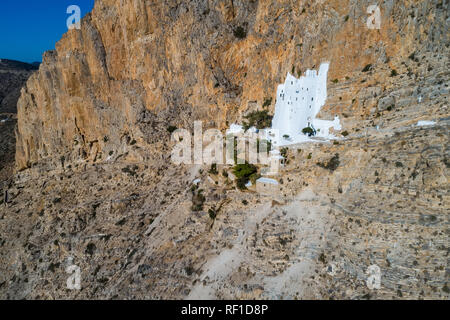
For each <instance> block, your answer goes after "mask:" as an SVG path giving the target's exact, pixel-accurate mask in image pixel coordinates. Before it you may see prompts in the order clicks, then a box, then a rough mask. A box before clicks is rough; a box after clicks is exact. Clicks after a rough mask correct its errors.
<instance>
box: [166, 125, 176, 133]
mask: <svg viewBox="0 0 450 320" xmlns="http://www.w3.org/2000/svg"><path fill="white" fill-rule="evenodd" d="M177 129H178V128H177V127H175V126H169V127H168V128H167V131H169V133H173V132H174V131H175V130H177Z"/></svg>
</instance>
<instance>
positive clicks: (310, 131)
mask: <svg viewBox="0 0 450 320" xmlns="http://www.w3.org/2000/svg"><path fill="white" fill-rule="evenodd" d="M302 132H303V134H305V135H306V134H307V135H308V136H310V137H311V136H313V135H314V130H313V128H310V127H306V128H303V129H302Z"/></svg>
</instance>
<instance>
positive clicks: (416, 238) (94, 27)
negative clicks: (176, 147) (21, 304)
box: [0, 0, 450, 299]
mask: <svg viewBox="0 0 450 320" xmlns="http://www.w3.org/2000/svg"><path fill="white" fill-rule="evenodd" d="M371 4H372V3H371V2H370V1H356V0H344V1H332V0H331V1H293V0H289V1H287V0H286V1H269V0H267V1H256V0H255V1H236V0H209V1H208V0H196V1H189V2H187V1H175V0H173V1H151V2H150V1H144V0H142V1H140V0H136V1H119V0H100V1H96V4H95V7H94V10H93V11H92V13H90V14H88V15H87V16H86V17H85V18H84V19H83V21H82V24H81V30H71V31H69V32H68V33H66V34H65V35H64V37H63V39H61V40H60V41H59V42H58V43H57V45H56V51H53V52H47V53H46V54H45V56H44V61H43V63H42V65H41V66H40V69H39V72H38V73H36V74H34V75H33V76H32V77H31V78H30V80H29V81H28V82H27V85H26V87H25V88H24V90H23V92H22V96H21V98H20V101H19V104H18V116H19V119H18V129H17V135H16V136H17V151H16V166H17V169H18V173H17V175H16V176H15V178H14V184H13V185H11V186H7V187H4V188H5V190H6V189H7V190H8V194H9V199H8V201H7V203H6V206H2V209H0V217H1V220H0V229H1V231H2V233H1V234H2V236H1V237H2V238H1V239H0V246H1V252H0V263H1V267H2V272H1V273H0V274H1V275H0V277H1V278H0V293H1V294H2V296H3V297H6V298H63V297H73V298H92V297H107V298H205V297H211V298H345V299H348V298H441V299H443V298H446V299H448V296H449V289H448V243H449V241H448V240H449V239H448V236H449V234H448V208H449V196H448V192H447V191H446V190H448V189H449V183H448V181H449V180H448V167H449V149H448V146H449V143H448V142H449V141H448V140H449V139H448V138H449V136H448V126H449V111H448V100H449V91H448V85H449V82H450V81H449V71H448V70H449V55H448V52H449V44H450V43H449V39H448V36H449V34H448V23H449V22H448V21H449V7H448V2H447V1H443V0H440V1H439V0H436V1H409V0H399V1H393V0H392V1H384V2H382V3H380V8H381V27H380V29H369V28H368V27H367V24H366V22H367V19H368V14H367V8H368V7H369V5H371ZM323 61H328V62H329V63H330V70H329V74H328V81H329V83H328V99H327V102H326V104H325V106H324V107H323V108H322V111H321V113H320V114H319V116H320V117H322V118H324V119H333V117H334V116H335V115H338V116H339V117H340V118H341V121H342V125H343V133H345V134H344V136H345V138H344V137H343V138H342V140H341V141H339V142H336V143H334V144H305V145H299V146H296V147H295V148H291V149H290V150H289V151H288V163H287V165H286V167H285V168H284V169H283V171H282V172H281V173H280V177H279V179H280V182H281V183H282V185H281V186H282V187H281V193H280V195H277V196H274V197H268V196H264V195H261V194H257V193H254V192H241V191H239V190H237V189H235V188H234V187H233V185H230V184H229V180H228V179H227V178H226V177H224V176H222V175H221V174H219V175H215V174H210V173H207V170H208V168H207V167H206V166H203V167H202V166H175V165H173V164H171V163H170V160H169V158H170V149H171V146H172V144H171V142H170V133H169V131H168V130H167V129H168V127H169V126H176V127H179V128H181V127H183V128H187V129H191V128H192V126H193V121H194V120H198V119H200V120H203V121H204V126H205V127H217V128H219V129H224V128H226V127H227V126H228V125H229V124H231V123H232V122H235V121H238V122H240V121H241V120H242V117H243V116H244V115H245V114H246V113H247V112H249V111H252V110H256V109H261V108H262V105H263V103H264V102H265V101H267V100H268V98H272V105H271V106H269V110H271V111H273V102H274V101H275V99H276V97H275V92H276V86H277V84H279V83H282V82H283V81H284V79H285V77H286V74H287V72H292V73H294V74H296V75H297V74H301V73H302V72H304V71H305V70H306V69H307V68H317V67H318V66H319V64H320V63H321V62H323ZM419 120H432V121H434V122H433V125H430V126H425V127H421V126H417V122H418V121H419ZM335 154H338V155H339V164H338V166H337V168H333V170H330V169H327V168H329V167H327V166H326V165H323V164H324V163H326V162H327V161H330V158H331V157H333V155H335ZM222 169H225V170H228V169H229V168H228V167H224V168H220V170H219V172H221V170H222ZM195 178H200V179H201V181H202V182H201V183H200V184H201V186H200V188H201V189H203V190H204V193H205V195H204V197H205V199H204V200H205V203H204V207H203V208H204V209H203V210H200V211H199V212H192V199H193V197H192V192H194V193H195V190H193V189H192V190H191V188H192V184H191V183H192V181H193V180H194V179H195ZM5 190H2V191H5ZM194 197H195V195H194ZM218 208H220V209H218ZM208 209H211V210H213V212H214V219H213V218H211V215H208ZM69 257H71V258H72V259H73V262H74V263H76V264H78V265H79V266H80V267H81V270H82V281H83V284H82V289H81V290H80V291H77V290H67V288H66V283H65V281H66V279H67V276H68V275H67V273H66V272H65V267H66V264H67V261H68V258H69ZM374 264H376V265H378V266H379V267H380V269H381V274H382V278H381V288H380V289H378V290H370V289H368V287H367V286H366V279H367V274H366V272H367V269H368V267H369V266H370V265H374Z"/></svg>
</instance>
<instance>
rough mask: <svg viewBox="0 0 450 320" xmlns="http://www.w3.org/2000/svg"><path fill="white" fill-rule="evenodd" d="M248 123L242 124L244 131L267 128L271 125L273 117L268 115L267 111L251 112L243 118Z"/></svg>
mask: <svg viewBox="0 0 450 320" xmlns="http://www.w3.org/2000/svg"><path fill="white" fill-rule="evenodd" d="M244 118H245V119H247V120H248V122H244V123H243V127H244V130H248V129H249V128H251V127H256V128H257V129H264V128H268V127H270V126H271V125H272V118H273V116H272V115H270V114H269V111H268V110H261V111H253V112H251V113H249V114H248V115H246V116H245V117H244Z"/></svg>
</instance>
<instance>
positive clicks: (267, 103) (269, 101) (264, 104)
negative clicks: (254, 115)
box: [263, 97, 272, 108]
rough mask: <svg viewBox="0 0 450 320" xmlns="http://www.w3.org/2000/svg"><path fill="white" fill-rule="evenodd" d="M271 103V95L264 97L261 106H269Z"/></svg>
mask: <svg viewBox="0 0 450 320" xmlns="http://www.w3.org/2000/svg"><path fill="white" fill-rule="evenodd" d="M271 104H272V97H270V98H266V99H265V100H264V103H263V108H266V107H269V106H270V105H271Z"/></svg>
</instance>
